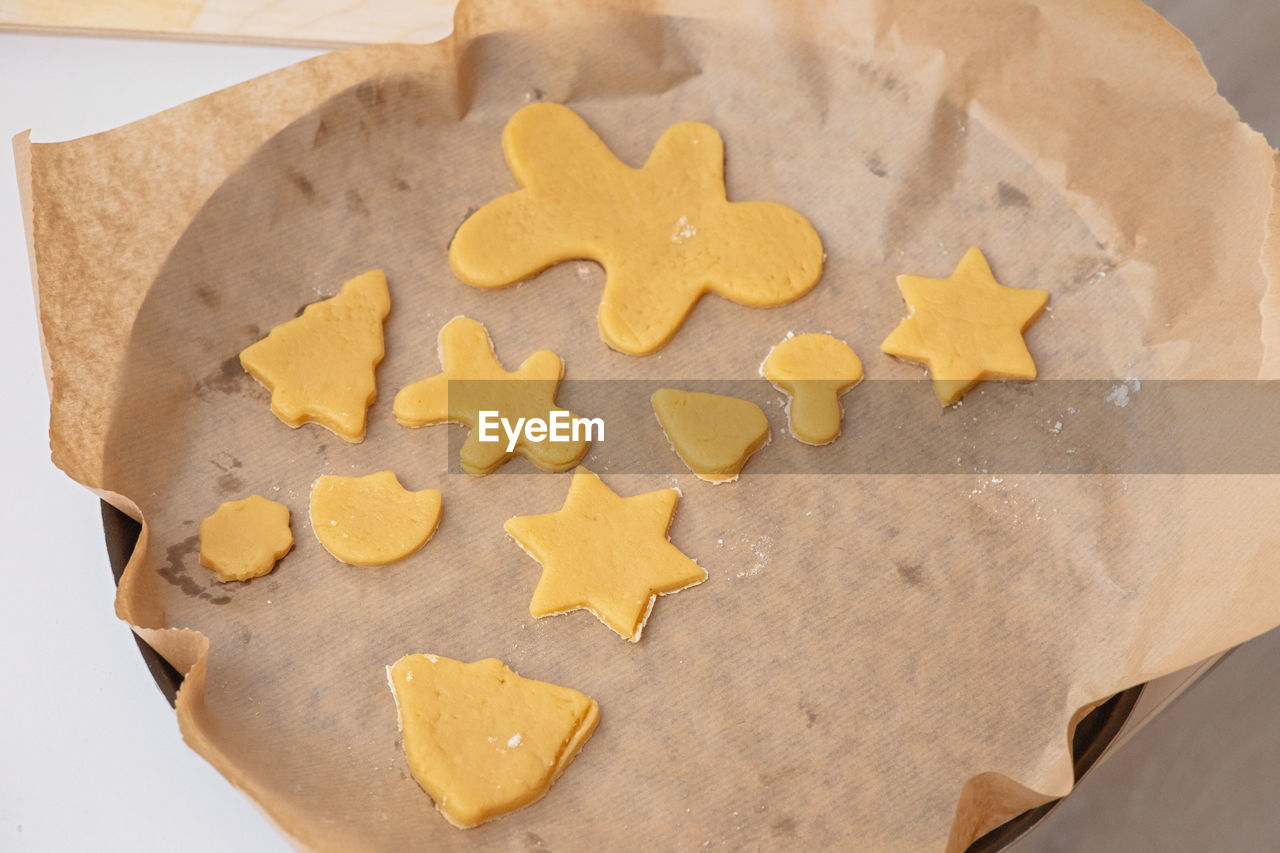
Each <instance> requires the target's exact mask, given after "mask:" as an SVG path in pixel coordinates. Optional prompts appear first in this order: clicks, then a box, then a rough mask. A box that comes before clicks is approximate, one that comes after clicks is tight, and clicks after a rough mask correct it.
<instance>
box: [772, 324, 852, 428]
mask: <svg viewBox="0 0 1280 853" xmlns="http://www.w3.org/2000/svg"><path fill="white" fill-rule="evenodd" d="M760 375H761V376H763V377H764V378H765V379H768V380H769V382H770V383H772V384H773V386H774V387H775V388H777V389H778V390H779V391H782V392H783V393H785V394H786V395H787V396H788V397H789V398H790V399H789V400H788V402H787V422H788V424H789V425H790V427H791V434H792V435H794V436H795V437H796V440H797V441H800V442H803V443H804V444H812V445H822V444H830V443H831V442H833V441H835V440H836V439H837V438H838V437H839V436H840V421H841V420H842V419H843V417H844V409H843V408H841V406H840V395H841V394H843V393H845V392H846V391H848V390H849V389H850V388H852V387H853V386H855V385H857V384H858V383H859V382H861V381H862V362H861V361H860V360H859V359H858V356H857V354H856V353H854V351H853V348H852V347H850V346H849V345H848V344H846V343H845V342H844V341H842V340H840V339H839V338H835V337H832V336H831V335H818V334H808V335H796V336H795V337H790V338H787V339H786V340H785V341H783V342H782V343H780V344H778V345H777V346H776V347H774V348H773V350H772V351H771V352H770V353H769V355H768V357H767V358H765V360H764V364H762V365H760Z"/></svg>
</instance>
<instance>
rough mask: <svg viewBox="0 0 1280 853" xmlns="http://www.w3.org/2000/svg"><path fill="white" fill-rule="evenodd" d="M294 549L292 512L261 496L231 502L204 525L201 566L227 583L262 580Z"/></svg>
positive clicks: (201, 540)
mask: <svg viewBox="0 0 1280 853" xmlns="http://www.w3.org/2000/svg"><path fill="white" fill-rule="evenodd" d="M292 547H293V531H291V530H290V529H289V508H288V507H287V506H285V505H284V504H278V503H276V502H275V501H269V500H267V499H266V498H264V497H262V496H261V495H250V496H249V497H247V498H245V499H244V500H242V501H227V502H226V503H224V504H222V505H221V506H219V507H218V509H217V510H216V511H215V512H214V513H213V515H211V516H209V517H208V518H206V519H205V520H204V521H202V522H200V565H202V566H204V567H205V568H208V569H212V570H213V573H214V574H215V575H217V577H218V580H220V581H222V582H223V583H227V582H229V581H247V580H250V579H251V578H257V577H262V576H263V575H265V574H267V573H269V572H270V571H271V570H272V569H274V568H275V566H276V563H277V562H278V561H279V560H280V559H281V558H282V557H283V556H284V555H285V554H288V553H289V549H291V548H292Z"/></svg>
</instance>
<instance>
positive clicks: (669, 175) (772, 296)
mask: <svg viewBox="0 0 1280 853" xmlns="http://www.w3.org/2000/svg"><path fill="white" fill-rule="evenodd" d="M502 150H503V153H504V154H506V158H507V165H508V166H510V167H511V172H512V174H513V175H515V178H516V180H517V181H518V182H519V184H520V186H521V189H520V190H518V191H516V192H513V193H509V194H507V195H504V196H502V197H501V198H498V199H495V200H493V201H491V202H489V203H488V204H486V205H485V206H484V207H482V208H480V209H479V210H478V211H476V212H475V213H474V214H473V215H472V216H471V217H470V218H468V219H467V221H465V222H463V223H462V227H460V228H459V229H458V232H457V233H456V234H455V235H454V237H453V242H452V244H450V247H449V262H450V264H451V265H452V266H453V271H454V273H455V274H456V275H457V276H458V278H460V279H462V280H463V281H465V282H466V283H467V284H470V285H472V286H474V287H485V288H494V287H506V286H508V285H511V284H515V283H517V282H519V281H523V280H525V279H527V278H530V277H532V276H534V275H537V274H538V273H540V272H542V271H543V270H544V269H546V268H547V267H550V266H552V265H554V264H558V263H560V262H562V261H570V260H575V259H580V258H586V259H590V260H594V261H598V262H599V263H600V264H601V265H602V266H603V267H604V269H605V287H604V296H603V297H602V298H601V300H600V309H599V313H598V320H599V327H600V337H601V338H603V339H604V342H605V343H606V344H608V345H609V346H611V347H613V348H614V349H616V350H618V351H619V352H624V353H627V354H629V355H646V354H648V353H651V352H653V351H655V350H657V349H660V348H661V347H663V346H665V345H666V343H667V342H668V341H669V340H671V338H672V337H673V336H674V335H675V334H676V332H677V331H679V329H680V325H681V324H682V323H683V322H684V319H685V317H686V316H688V314H689V312H690V311H692V310H693V306H694V305H695V304H696V303H697V301H698V300H699V299H700V298H701V297H702V296H703V294H706V293H714V294H716V295H717V296H722V297H724V298H725V299H729V300H732V301H734V302H737V303H739V304H741V305H751V306H754V307H768V306H773V305H782V304H784V303H787V302H791V301H792V300H795V299H799V298H800V297H801V296H803V295H804V294H805V293H807V292H808V291H809V289H810V288H812V287H813V286H814V285H815V284H817V283H818V278H819V276H821V275H822V242H821V241H820V240H819V239H818V233H817V232H816V231H814V229H813V226H812V225H810V224H809V222H808V220H806V219H805V218H804V217H803V216H801V215H800V214H799V213H797V212H796V211H794V210H791V209H790V208H787V207H783V206H782V205H780V204H774V203H772V202H763V201H747V202H730V201H729V200H728V199H727V198H726V197H725V182H724V143H723V141H722V140H721V139H720V134H718V133H717V132H716V131H715V129H714V128H712V127H710V126H708V125H705V124H702V123H701V122H695V121H684V122H680V123H679V124H675V125H672V126H671V127H670V128H668V129H667V130H666V131H665V132H664V133H663V134H662V136H661V137H660V138H659V139H658V142H657V145H655V146H654V149H653V153H652V154H650V155H649V159H648V160H647V161H645V164H644V166H642V167H641V168H639V169H633V168H631V167H630V166H628V165H627V164H625V163H623V162H622V161H620V160H619V159H618V158H617V157H615V156H614V155H613V152H612V151H610V150H609V149H608V147H607V146H606V145H605V144H604V142H602V141H601V140H600V137H598V136H596V134H595V133H594V132H593V131H592V130H591V128H590V127H588V126H587V123H586V122H585V121H583V120H582V119H581V118H580V117H579V116H578V115H577V113H575V112H574V111H573V110H571V109H569V108H568V107H565V106H561V105H560V104H550V103H537V104H530V105H529V106H527V107H524V108H523V109H521V110H520V111H519V112H517V113H516V114H515V115H514V116H512V117H511V120H510V121H509V122H507V126H506V129H505V130H504V131H503V133H502ZM748 168H750V167H748Z"/></svg>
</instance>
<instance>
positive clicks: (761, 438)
mask: <svg viewBox="0 0 1280 853" xmlns="http://www.w3.org/2000/svg"><path fill="white" fill-rule="evenodd" d="M649 401H650V402H651V403H652V404H653V411H654V414H656V415H657V416H658V423H659V424H661V426H662V431H663V432H665V433H666V434H667V440H668V441H670V442H671V447H672V449H674V450H675V452H676V455H677V456H679V457H680V459H681V460H682V461H683V462H684V464H685V465H688V466H689V470H690V471H692V472H693V473H694V474H696V475H698V479H700V480H706V481H707V482H709V483H728V482H731V481H733V480H736V479H738V474H739V473H741V471H742V467H743V466H744V465H746V464H747V460H748V459H750V458H751V454H753V453H755V452H756V451H757V450H759V449H760V448H761V447H764V446H765V445H766V444H768V443H769V419H768V418H766V417H765V415H764V412H763V411H762V410H761V409H760V407H759V406H757V405H756V404H755V403H752V402H751V401H749V400H740V399H738V398H737V397H726V396H724V395H721V394H704V393H702V392H700V391H680V390H677V389H675V388H659V389H658V390H657V391H654V392H653V396H652V397H650V398H649Z"/></svg>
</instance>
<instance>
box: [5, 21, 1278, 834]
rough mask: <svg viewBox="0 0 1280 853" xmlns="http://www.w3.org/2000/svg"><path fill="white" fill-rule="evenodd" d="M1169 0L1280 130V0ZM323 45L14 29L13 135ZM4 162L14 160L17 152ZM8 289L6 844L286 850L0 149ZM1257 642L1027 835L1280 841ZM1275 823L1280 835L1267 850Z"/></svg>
mask: <svg viewBox="0 0 1280 853" xmlns="http://www.w3.org/2000/svg"><path fill="white" fill-rule="evenodd" d="M1156 5H1157V6H1158V7H1160V8H1161V10H1162V11H1164V12H1166V13H1167V14H1169V15H1170V17H1171V18H1173V19H1174V20H1175V22H1177V23H1178V24H1179V25H1180V26H1182V27H1183V28H1184V29H1185V30H1187V31H1188V32H1191V33H1192V34H1193V35H1199V34H1203V35H1204V37H1205V39H1206V41H1205V42H1201V44H1202V47H1205V48H1206V54H1207V57H1206V58H1207V60H1208V62H1209V65H1210V67H1211V68H1213V69H1214V70H1215V71H1216V72H1217V73H1218V74H1219V80H1220V82H1221V84H1222V87H1223V90H1224V92H1225V93H1226V94H1227V95H1228V96H1229V97H1232V98H1233V100H1234V101H1235V102H1236V103H1237V105H1238V106H1241V108H1242V109H1243V110H1244V112H1245V117H1246V118H1248V119H1249V120H1251V121H1252V122H1253V123H1254V125H1255V126H1257V127H1259V128H1260V129H1263V130H1265V131H1267V132H1269V133H1271V134H1272V138H1273V139H1276V138H1280V90H1273V89H1272V85H1273V84H1274V82H1275V81H1277V75H1276V72H1275V70H1274V69H1275V65H1274V64H1273V65H1272V67H1271V70H1270V73H1269V74H1267V75H1265V77H1264V78H1263V79H1264V82H1265V81H1267V80H1269V81H1271V82H1270V83H1265V85H1258V81H1259V76H1260V73H1259V71H1258V68H1257V66H1256V64H1255V60H1257V59H1258V57H1259V56H1262V57H1263V58H1267V57H1269V58H1270V60H1272V61H1273V63H1274V61H1275V60H1277V59H1280V3H1277V2H1276V0H1157V2H1156ZM1205 13H1209V14H1207V15H1206V14H1205ZM1227 26H1229V27H1230V28H1231V30H1232V31H1234V32H1236V33H1239V34H1240V35H1239V36H1238V37H1236V38H1235V40H1234V41H1226V40H1224V39H1223V38H1222V36H1221V35H1220V34H1221V32H1222V30H1223V28H1224V27H1227ZM1215 34H1217V35H1216V37H1215ZM1210 42H1212V43H1213V44H1214V45H1215V49H1213V50H1208V46H1209V43H1210ZM313 54H314V52H313V51H307V50H296V49H286V48H267V47H245V46H225V45H207V44H179V43H165V42H147V41H120V40H112V39H83V38H63V37H49V36H17V35H3V34H0V132H3V134H4V137H5V138H6V139H7V138H9V137H11V136H12V135H13V134H15V133H18V132H20V131H22V130H25V129H27V128H33V134H32V138H33V139H34V140H35V141H37V142H39V141H57V140H63V139H70V138H74V137H77V136H82V135H85V134H89V133H94V132H97V131H101V130H107V129H109V128H112V127H116V126H118V125H120V124H124V123H126V122H128V121H132V120H134V119H137V118H141V117H143V116H146V115H149V114H151V113H154V112H157V111H159V110H162V109H164V108H166V107H170V106H174V105H176V104H179V103H182V102H183V101H187V100H190V99H192V98H195V97H198V96H200V95H203V94H206V93H208V92H211V91H214V90H216V89H219V88H221V87H224V86H227V85H230V84H233V83H236V82H239V81H241V80H245V79H248V78H250V77H253V76H256V75H258V74H262V73H265V72H267V71H271V70H273V69H275V68H279V67H282V66H284V65H288V64H290V63H293V62H296V61H299V60H301V59H304V58H306V57H308V56H311V55H313ZM0 159H2V160H4V161H5V162H6V163H11V160H10V158H9V156H8V154H7V152H6V153H5V155H4V156H3V157H0ZM0 288H2V290H0V294H2V299H3V301H2V302H0V304H2V305H3V307H4V310H3V311H2V312H0V364H3V365H4V367H5V369H4V371H3V373H2V374H0V395H2V396H0V400H3V401H4V402H3V404H0V438H3V440H2V441H0V471H3V472H4V475H5V477H6V480H7V482H8V483H9V487H8V488H7V489H5V490H4V491H3V493H0V543H3V546H4V551H3V554H4V564H3V569H2V571H3V572H4V576H5V578H4V580H5V582H4V587H3V591H0V850H4V851H9V850H13V851H45V850H48V851H104V853H108V851H116V850H120V851H126V850H127V851H141V853H148V851H172V850H177V849H186V850H192V851H225V850H237V851H283V850H287V849H288V847H287V845H286V844H285V842H284V841H283V840H282V838H281V837H280V836H278V835H277V834H276V832H275V830H274V829H273V828H272V826H271V825H270V823H269V822H268V821H267V820H266V819H265V818H264V817H263V816H262V815H261V814H260V813H259V812H258V810H257V809H256V807H255V806H253V805H252V804H251V803H250V802H249V801H248V800H247V799H246V798H245V797H243V796H242V795H240V794H239V793H238V792H236V791H235V790H234V789H232V787H231V786H230V785H229V784H228V783H227V782H226V781H225V780H224V779H222V777H221V776H219V775H218V774H217V773H216V772H214V771H213V769H212V768H211V767H210V766H209V765H208V764H206V763H205V762H204V760H203V759H201V758H200V757H199V756H197V755H196V754H195V753H194V752H192V751H191V750H189V749H188V748H187V747H186V746H185V745H184V744H183V743H182V739H181V736H180V735H179V733H178V727H177V723H176V721H175V719H174V715H173V712H172V710H171V709H170V708H169V706H168V704H167V703H166V702H165V701H164V699H163V697H162V696H161V695H160V693H159V691H158V690H157V688H156V687H155V685H154V682H153V681H152V679H151V676H150V674H149V673H148V671H147V669H146V667H145V666H144V665H143V663H142V660H141V658H140V657H139V655H138V651H137V649H136V647H135V646H134V642H133V637H132V635H131V633H130V631H129V629H128V628H127V627H126V626H125V625H124V624H123V623H121V622H119V621H117V620H116V618H115V616H114V613H113V609H112V601H113V596H114V588H113V586H112V582H111V575H110V572H109V571H108V570H107V560H106V552H105V548H104V545H103V538H102V529H101V524H100V521H99V509H98V501H97V499H96V498H95V497H94V496H93V495H92V494H90V493H89V492H88V491H86V490H85V489H83V488H81V487H80V486H79V485H77V484H75V483H73V482H72V481H71V480H70V479H68V478H67V477H66V476H65V475H63V474H62V473H61V472H60V471H58V470H57V469H55V468H54V467H53V465H52V464H51V463H50V461H49V453H48V433H47V428H48V396H47V392H46V389H45V384H44V378H43V374H42V371H41V364H40V351H39V344H38V340H37V334H36V318H35V310H34V303H33V300H32V297H31V285H30V274H29V269H28V264H27V253H26V244H25V240H24V236H23V228H22V220H21V214H20V209H19V205H18V196H17V185H16V181H15V178H14V173H13V169H12V166H11V165H0ZM1244 652H1245V653H1247V654H1245V653H1242V654H1240V655H1238V656H1237V657H1235V658H1233V659H1229V660H1228V663H1227V664H1226V665H1224V666H1223V667H1221V668H1220V669H1219V670H1217V671H1215V672H1214V673H1213V674H1212V675H1211V676H1210V677H1209V678H1207V679H1205V681H1203V682H1202V683H1201V684H1200V685H1198V686H1197V687H1195V688H1193V690H1192V691H1191V692H1190V693H1189V694H1188V696H1187V697H1186V698H1185V699H1183V700H1181V701H1180V703H1179V704H1178V705H1177V706H1175V707H1174V708H1173V709H1172V710H1171V711H1170V712H1168V713H1166V714H1165V715H1164V716H1162V717H1161V718H1160V719H1158V720H1157V721H1156V722H1155V723H1153V724H1152V725H1151V726H1150V727H1149V728H1148V729H1147V730H1145V731H1144V732H1142V733H1141V734H1140V735H1139V736H1138V737H1137V738H1135V739H1134V740H1133V741H1132V742H1131V743H1130V744H1128V745H1126V747H1125V749H1124V750H1123V751H1122V752H1121V753H1120V754H1119V755H1118V756H1116V758H1114V759H1112V760H1110V761H1109V762H1107V763H1106V764H1104V765H1103V766H1102V767H1101V768H1099V770H1098V772H1097V774H1096V775H1095V776H1093V777H1090V778H1089V779H1087V780H1086V781H1085V783H1084V784H1083V785H1082V786H1081V789H1080V790H1079V791H1078V792H1077V793H1076V794H1075V795H1073V796H1072V798H1071V799H1070V800H1068V802H1067V803H1066V804H1065V805H1064V806H1063V807H1062V808H1061V809H1059V811H1058V812H1055V814H1054V815H1053V816H1051V818H1050V820H1049V821H1046V823H1045V825H1044V826H1043V827H1042V828H1040V829H1038V830H1037V831H1036V832H1034V833H1032V835H1031V836H1029V837H1028V838H1027V839H1026V841H1025V842H1024V843H1022V844H1019V845H1018V850H1019V851H1022V850H1024V849H1025V850H1027V851H1028V853H1030V851H1044V853H1055V852H1056V851H1062V853H1066V851H1072V853H1075V851H1084V850H1088V851H1102V853H1105V851H1117V853H1120V851H1124V853H1129V851H1136V852H1137V853H1141V851H1146V850H1151V851H1161V853H1181V851H1186V853H1193V851H1194V853H1202V851H1218V850H1221V851H1235V850H1259V849H1278V850H1280V818H1278V817H1277V813H1278V812H1280V810H1277V809H1275V808H1274V806H1273V805H1271V804H1272V803H1274V801H1275V799H1276V797H1277V795H1280V771H1277V769H1276V768H1280V679H1277V678H1276V677H1275V673H1276V672H1277V671H1278V667H1277V664H1280V633H1277V632H1273V633H1272V634H1270V635H1268V636H1267V637H1264V638H1261V639H1260V640H1258V641H1255V642H1254V643H1251V644H1249V645H1248V646H1247V647H1246V649H1245V650H1244ZM1268 683H1269V684H1270V686H1269V684H1268ZM1156 826H1159V827H1160V830H1159V831H1158V832H1157V831H1155V830H1154V829H1153V827H1156ZM179 839H183V843H182V844H179ZM1263 839H1268V840H1272V841H1275V842H1276V843H1275V844H1273V845H1270V846H1268V847H1265V848H1264V847H1258V846H1257V845H1258V843H1259V842H1260V841H1262V840H1263Z"/></svg>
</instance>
